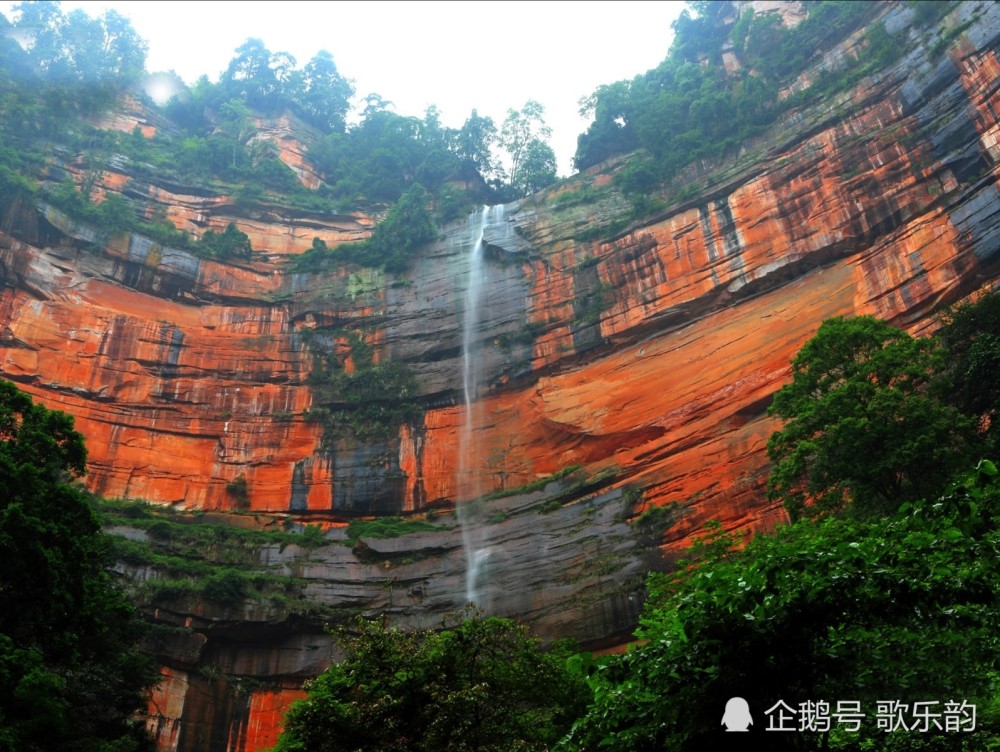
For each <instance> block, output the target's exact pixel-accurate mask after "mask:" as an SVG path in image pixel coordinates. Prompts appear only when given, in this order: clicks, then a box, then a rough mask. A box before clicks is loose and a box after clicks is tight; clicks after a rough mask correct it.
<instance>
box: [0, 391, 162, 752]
mask: <svg viewBox="0 0 1000 752" xmlns="http://www.w3.org/2000/svg"><path fill="white" fill-rule="evenodd" d="M85 461H86V449H85V447H84V443H83V438H82V436H81V435H80V434H79V433H77V432H76V431H75V430H74V428H73V419H72V418H71V417H69V416H68V415H66V414H65V413H62V412H58V411H52V410H48V409H47V408H45V407H43V406H41V405H37V404H34V403H33V402H32V400H31V398H30V397H29V396H28V395H26V394H25V393H24V392H22V391H20V390H18V389H17V388H16V387H15V386H14V385H13V384H11V383H10V382H7V381H0V488H2V489H3V494H2V495H0V749H2V750H10V751H11V752H14V751H15V750H16V751H17V752H31V751H33V750H36V751H37V752H45V751H48V750H54V749H59V750H67V752H77V751H79V752H105V751H108V752H110V750H116V752H126V751H129V750H141V749H146V748H147V747H148V742H149V740H148V738H147V737H146V734H145V731H144V729H143V728H142V726H141V724H140V722H139V721H138V720H136V717H135V714H136V713H137V712H138V711H140V710H143V709H144V708H145V697H144V691H145V690H146V689H147V688H148V687H150V686H151V685H152V683H153V679H154V676H155V673H154V672H153V666H152V663H151V660H150V659H149V658H148V657H146V656H145V655H143V654H142V653H141V652H139V650H138V649H137V642H138V640H139V638H140V637H141V635H142V634H143V633H144V628H143V625H142V624H143V623H142V622H141V621H140V620H139V618H138V616H137V614H136V611H135V609H134V608H133V607H132V606H131V605H130V603H129V602H128V600H127V599H126V597H125V596H124V595H123V593H122V592H121V591H120V590H119V589H118V588H117V587H116V585H115V583H114V582H113V580H112V579H111V576H110V575H109V574H108V567H109V566H110V565H111V564H112V561H111V560H110V556H109V552H110V549H109V545H108V539H107V537H106V536H105V535H104V534H103V533H102V532H101V529H100V522H99V519H98V517H97V516H96V514H95V512H94V511H93V509H92V508H91V505H90V503H89V500H88V498H87V497H86V495H85V494H84V493H83V492H82V491H81V490H80V489H79V488H77V487H76V486H75V485H73V483H72V480H73V478H75V477H79V476H80V475H82V474H83V473H84V472H85V465H84V463H85Z"/></svg>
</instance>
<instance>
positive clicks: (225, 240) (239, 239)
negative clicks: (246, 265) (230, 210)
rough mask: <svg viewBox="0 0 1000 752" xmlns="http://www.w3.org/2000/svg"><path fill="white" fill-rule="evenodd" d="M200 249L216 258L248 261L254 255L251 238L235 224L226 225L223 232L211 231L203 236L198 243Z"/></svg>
mask: <svg viewBox="0 0 1000 752" xmlns="http://www.w3.org/2000/svg"><path fill="white" fill-rule="evenodd" d="M198 246H199V248H200V249H202V250H204V251H205V252H206V253H207V254H208V255H209V256H213V257H215V258H223V259H224V258H232V257H236V258H243V259H248V258H250V256H251V255H252V254H253V248H252V247H251V246H250V236H249V235H247V234H246V233H245V232H242V231H241V230H240V229H239V228H238V227H237V226H236V223H235V222H230V223H229V224H228V225H226V229H225V230H224V231H223V232H215V230H209V231H208V232H206V233H205V234H204V235H202V236H201V240H200V241H199V242H198Z"/></svg>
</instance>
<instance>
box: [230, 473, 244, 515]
mask: <svg viewBox="0 0 1000 752" xmlns="http://www.w3.org/2000/svg"><path fill="white" fill-rule="evenodd" d="M226 493H228V494H229V495H230V496H232V497H233V499H234V500H235V501H236V506H237V507H239V508H240V509H246V508H247V507H249V506H250V485H249V484H248V483H247V479H246V477H245V476H243V475H241V476H239V477H238V478H235V479H234V480H231V481H229V483H227V484H226Z"/></svg>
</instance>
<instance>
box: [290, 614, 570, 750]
mask: <svg viewBox="0 0 1000 752" xmlns="http://www.w3.org/2000/svg"><path fill="white" fill-rule="evenodd" d="M336 634H337V637H338V640H339V642H340V645H341V648H342V649H343V651H344V654H345V657H344V659H343V661H342V662H340V663H338V664H335V665H333V666H331V667H330V668H329V669H328V670H327V671H326V672H324V673H323V674H322V675H321V676H319V677H318V678H317V679H315V680H313V681H311V682H309V683H308V684H307V685H306V687H307V690H308V692H309V696H308V697H307V698H306V699H305V700H302V701H300V702H298V703H296V704H295V705H293V706H292V709H291V710H290V711H289V713H288V715H287V716H286V721H285V730H284V733H283V734H282V736H281V739H280V740H279V742H278V745H277V747H276V751H277V752H292V751H293V750H310V752H339V751H340V750H343V751H344V752H348V751H350V752H355V751H356V750H359V749H364V750H365V751H366V752H390V751H392V752H398V751H401V750H407V752H423V751H424V750H426V751H428V752H430V751H433V752H438V751H439V750H454V751H455V752H465V751H468V752H472V751H473V750H475V751H477V752H491V751H492V752H508V751H509V752H514V751H515V750H517V751H519V752H520V751H522V750H523V751H525V752H530V751H531V750H537V751H538V752H541V751H542V750H546V749H549V748H550V746H551V745H552V744H553V743H554V742H555V741H556V740H558V739H559V737H560V736H562V734H563V733H564V732H565V731H566V730H567V729H568V727H569V725H570V723H572V721H573V719H574V718H575V717H576V716H577V715H579V713H580V712H581V710H582V708H583V703H584V702H585V692H586V685H585V684H584V683H583V681H582V680H581V679H580V678H579V677H578V676H576V675H574V674H572V673H570V672H569V671H568V670H567V669H566V667H565V661H566V657H567V656H566V651H565V649H563V648H560V649H555V650H550V651H548V652H545V651H543V650H542V649H541V647H540V645H539V643H538V640H537V639H536V638H533V637H531V636H530V635H529V634H528V632H527V630H526V628H525V627H523V626H522V625H519V624H517V623H515V622H513V621H510V620H507V619H500V618H496V617H491V618H482V617H480V616H479V615H478V614H474V613H473V614H470V615H467V618H465V619H464V620H463V621H462V622H461V623H460V624H458V625H457V626H455V627H452V628H445V629H442V630H439V631H431V630H427V631H412V632H404V631H401V630H399V629H397V628H390V627H386V626H385V625H383V624H381V623H379V622H366V621H363V620H359V621H358V623H357V625H356V628H355V630H354V632H353V633H352V632H349V631H348V630H346V629H341V630H339V631H338V632H337V633H336Z"/></svg>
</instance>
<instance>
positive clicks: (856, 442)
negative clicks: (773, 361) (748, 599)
mask: <svg viewBox="0 0 1000 752" xmlns="http://www.w3.org/2000/svg"><path fill="white" fill-rule="evenodd" d="M940 362H941V352H940V350H939V348H938V347H937V344H936V342H934V341H933V340H930V339H915V338H913V337H910V336H909V335H908V334H906V333H905V332H903V331H901V330H898V329H895V328H893V327H891V326H889V325H888V324H885V323H883V322H881V321H878V320H877V319H874V318H872V317H870V316H860V317H856V318H834V319H830V320H828V321H825V322H823V324H822V325H821V326H820V328H819V331H818V332H817V333H816V335H815V336H814V337H813V338H812V339H811V340H809V341H808V342H807V343H806V344H805V345H804V346H803V347H802V349H801V350H800V351H799V353H798V354H797V355H796V356H795V359H794V360H793V361H792V382H791V383H790V384H787V385H786V386H784V387H783V388H782V389H781V390H780V391H779V392H778V393H777V394H776V395H775V398H774V402H773V403H772V405H771V407H770V408H769V414H771V415H777V416H779V417H781V418H783V419H784V420H785V421H786V423H785V426H784V427H783V428H782V429H781V430H780V431H777V432H775V433H774V434H773V435H772V436H771V439H770V441H769V442H768V455H769V456H770V458H771V460H772V461H773V462H774V468H773V470H772V472H771V476H770V479H769V497H770V498H771V499H780V500H781V501H782V502H783V503H784V504H785V507H786V509H788V511H789V513H790V514H791V515H792V517H793V518H794V517H798V516H799V515H801V514H807V513H824V512H830V511H837V510H840V509H843V508H845V506H847V505H848V504H853V506H854V509H855V510H856V511H860V512H871V511H885V510H892V509H893V508H895V507H896V506H898V505H899V504H900V503H902V502H905V501H915V500H917V499H929V498H933V497H934V496H936V495H937V494H938V493H940V492H941V490H942V489H943V488H944V486H945V485H946V483H947V482H948V479H949V478H951V477H952V475H953V474H954V473H955V471H956V470H957V469H958V468H959V467H961V466H963V465H964V464H967V462H968V461H969V460H970V459H971V456H972V454H973V453H974V452H975V451H976V442H975V440H974V431H973V426H972V421H971V420H970V419H968V418H967V417H966V416H964V415H962V414H961V413H959V411H958V410H956V409H955V408H953V407H951V406H949V405H946V404H944V403H942V402H941V401H940V400H938V399H936V398H935V397H934V396H933V394H931V393H930V391H929V389H928V386H929V384H930V382H931V379H932V376H933V374H934V372H935V370H936V369H937V368H938V366H939V364H940Z"/></svg>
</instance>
